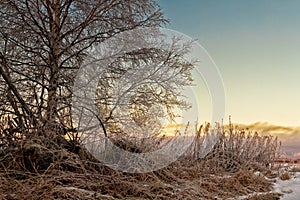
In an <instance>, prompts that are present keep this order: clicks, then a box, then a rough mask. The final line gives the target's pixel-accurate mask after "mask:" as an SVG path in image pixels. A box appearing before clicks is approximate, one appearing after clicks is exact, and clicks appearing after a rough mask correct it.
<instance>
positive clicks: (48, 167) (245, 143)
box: [0, 126, 277, 200]
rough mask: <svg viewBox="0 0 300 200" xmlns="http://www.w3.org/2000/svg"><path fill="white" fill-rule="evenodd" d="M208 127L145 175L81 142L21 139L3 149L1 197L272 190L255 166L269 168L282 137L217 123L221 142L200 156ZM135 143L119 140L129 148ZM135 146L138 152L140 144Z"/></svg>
mask: <svg viewBox="0 0 300 200" xmlns="http://www.w3.org/2000/svg"><path fill="white" fill-rule="evenodd" d="M208 130H209V127H204V126H202V127H201V128H199V129H198V130H197V131H198V132H197V137H196V138H195V141H194V143H193V145H192V146H191V149H189V151H188V152H187V153H186V154H185V155H184V156H182V157H181V158H180V159H179V160H178V161H176V162H175V163H172V164H171V165H169V166H168V167H165V168H163V169H161V170H158V171H155V172H149V173H143V174H126V173H123V172H118V171H114V170H112V169H110V168H108V167H107V166H105V165H103V164H101V163H100V162H97V160H95V159H94V158H93V156H91V155H90V154H89V153H88V152H87V151H86V150H85V149H84V147H82V146H81V145H80V144H72V145H71V146H66V145H65V146H63V147H62V146H60V145H57V142H54V141H53V140H49V139H47V138H43V137H34V138H30V139H29V138H28V139H22V140H20V141H18V142H17V143H14V145H13V146H9V147H8V148H6V149H4V150H2V153H1V156H0V163H1V165H0V185H1V187H0V199H7V200H8V199H216V198H219V199H225V198H230V197H236V196H239V195H247V194H250V193H253V192H267V191H269V190H270V186H271V182H269V181H267V180H266V179H265V178H264V177H263V176H259V175H255V174H254V173H253V169H254V168H255V169H260V170H261V171H264V172H265V173H267V170H266V167H265V164H266V163H271V162H272V160H273V159H274V157H275V156H276V153H277V146H276V144H275V143H276V142H277V140H275V139H273V138H272V137H260V136H259V135H257V134H254V135H250V134H246V133H245V132H242V131H240V130H235V131H233V130H230V129H229V130H227V131H226V130H224V129H223V127H217V128H215V129H214V131H217V133H218V137H219V140H218V142H217V144H216V145H214V146H213V147H212V150H213V151H212V152H211V153H210V154H208V155H207V156H205V157H200V156H199V155H200V153H199V152H200V151H203V149H201V142H203V141H204V139H205V137H208V136H207V134H208ZM200 132H201V134H200ZM203 133H204V134H203ZM155 142H156V143H152V144H153V146H155V145H157V139H155ZM121 144H122V145H123V146H122V145H121ZM146 144H147V145H149V144H151V142H150V143H149V141H147V143H146ZM131 145H132V143H129V142H128V141H127V140H123V141H122V143H119V146H120V147H122V148H126V149H127V150H132V149H130V146H131ZM134 145H135V146H134V148H133V149H134V151H138V150H139V149H141V147H140V146H136V143H135V144H134ZM267 145H269V146H267ZM71 147H72V148H71ZM251 147H252V148H254V149H252V148H251ZM202 148H203V147H202ZM274 199H275V198H274Z"/></svg>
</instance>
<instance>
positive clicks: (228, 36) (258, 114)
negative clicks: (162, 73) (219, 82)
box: [158, 0, 300, 126]
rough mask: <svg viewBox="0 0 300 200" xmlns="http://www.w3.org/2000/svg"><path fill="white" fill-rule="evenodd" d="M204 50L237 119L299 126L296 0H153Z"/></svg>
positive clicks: (299, 5) (299, 6) (299, 14)
mask: <svg viewBox="0 0 300 200" xmlns="http://www.w3.org/2000/svg"><path fill="white" fill-rule="evenodd" d="M158 2H159V4H160V5H161V7H162V9H163V11H164V13H165V16H166V17H167V18H168V19H170V25H168V26H167V28H170V29H174V30H177V31H180V32H182V33H185V34H187V35H189V36H191V37H192V38H196V39H198V42H199V43H200V44H201V45H202V46H203V47H204V48H205V49H206V50H207V51H208V52H209V54H210V55H211V57H212V58H213V60H214V61H215V62H216V64H217V66H218V67H219V70H220V72H221V75H222V77H223V81H224V84H225V89H226V98H227V103H226V114H227V115H232V118H233V121H234V122H237V123H254V122H257V121H261V122H270V123H273V124H278V125H291V126H300V0H185V1H184V0H159V1H158Z"/></svg>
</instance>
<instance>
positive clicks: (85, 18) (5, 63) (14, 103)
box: [0, 0, 192, 137]
mask: <svg viewBox="0 0 300 200" xmlns="http://www.w3.org/2000/svg"><path fill="white" fill-rule="evenodd" d="M165 23H167V20H165V19H164V17H163V13H162V12H161V10H160V8H159V6H158V4H157V3H156V1H154V0H107V1H103V0H95V1H81V0H3V1H1V2H0V73H1V74H0V98H1V103H0V120H1V126H2V128H1V129H2V130H1V131H2V134H15V133H22V134H25V135H26V134H31V133H34V132H39V133H42V134H45V135H46V136H47V137H51V136H55V135H57V134H61V133H65V132H67V131H70V130H74V127H75V126H76V125H75V124H74V123H75V122H74V121H73V119H72V116H71V109H72V108H71V100H72V85H73V82H74V77H75V76H76V73H77V71H78V69H79V68H80V66H81V64H82V62H83V61H84V60H85V59H86V58H87V57H89V55H90V50H91V48H93V47H94V46H95V45H101V43H103V42H104V41H106V40H108V39H110V38H112V37H113V36H116V35H118V34H120V33H122V32H125V31H129V30H133V29H136V28H137V27H152V26H154V27H156V26H162V25H164V24H165ZM177 47H179V46H177ZM185 53H186V51H180V49H174V51H171V52H163V51H160V52H158V51H157V50H155V51H154V50H153V49H152V50H151V49H144V50H140V51H136V52H132V53H130V54H128V53H127V54H124V55H121V56H119V58H118V60H117V62H116V63H113V64H112V65H111V66H110V68H108V70H107V71H106V73H104V74H103V77H102V78H103V79H101V81H100V82H99V88H102V89H101V90H98V91H101V92H98V94H97V95H98V97H99V98H98V100H97V101H96V104H97V105H98V108H99V116H100V117H101V120H103V121H104V122H105V123H106V125H107V126H108V125H109V122H112V120H113V118H112V116H113V111H114V108H113V107H111V105H110V99H111V98H110V97H111V96H110V95H109V94H108V93H109V92H110V91H111V90H112V88H113V87H114V84H113V82H114V80H116V79H117V78H119V77H120V76H122V74H124V73H126V72H128V70H135V69H137V68H135V67H136V66H137V65H138V62H136V61H137V60H139V62H146V61H148V62H152V63H153V64H155V63H156V64H157V63H158V62H161V61H164V62H165V64H166V65H167V66H168V67H169V69H173V72H179V73H176V74H173V75H172V76H173V77H177V79H173V80H171V82H173V83H174V81H175V80H177V81H178V77H180V76H179V75H180V74H181V75H182V74H183V75H184V76H181V77H183V79H182V80H183V82H182V84H183V85H184V84H189V81H190V70H191V68H192V65H191V63H188V62H186V61H184V60H182V59H181V57H182V55H183V54H185ZM124 63H127V64H124ZM130 65H131V67H125V66H130ZM157 69H158V70H157V73H156V75H157V74H161V75H162V74H163V69H165V68H162V67H158V68H157ZM175 69H176V70H175ZM169 71H170V72H171V71H172V70H169ZM169 78H171V76H170V77H169ZM167 81H168V80H167V79H166V80H164V83H162V82H161V83H158V82H157V83H151V84H144V83H142V82H141V83H140V84H138V85H137V87H135V88H134V91H133V90H132V91H129V93H130V94H131V96H132V97H131V100H130V101H128V102H129V106H130V107H131V108H132V109H131V110H132V118H133V119H135V121H136V122H137V123H145V122H146V121H147V117H148V118H149V116H147V115H146V114H145V113H146V110H147V109H149V108H150V105H153V104H162V105H164V106H165V108H166V110H167V111H168V113H169V115H170V116H172V115H173V113H172V108H173V107H174V106H176V105H177V106H186V104H185V103H184V102H182V101H180V100H179V99H177V97H176V95H178V93H177V92H176V85H174V87H175V88H169V89H167V88H165V89H163V86H164V84H166V83H167ZM111 83H112V84H111ZM169 83H170V82H169ZM177 86H178V87H179V86H180V84H178V85H177ZM149 95H153V96H152V97H151V98H147V99H148V102H144V103H143V102H141V101H140V100H141V99H144V97H145V96H148V97H149ZM107 106H109V108H108V107H107ZM141 119H142V120H141ZM111 124H112V123H111ZM58 130H59V131H58ZM59 132H60V133H59Z"/></svg>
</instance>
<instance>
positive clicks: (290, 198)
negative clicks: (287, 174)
mask: <svg viewBox="0 0 300 200" xmlns="http://www.w3.org/2000/svg"><path fill="white" fill-rule="evenodd" d="M273 191H274V192H278V193H283V194H284V195H283V197H281V199H282V200H299V199H300V172H296V173H294V174H292V178H291V179H290V180H285V181H283V180H280V179H277V181H276V183H274V189H273Z"/></svg>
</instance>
